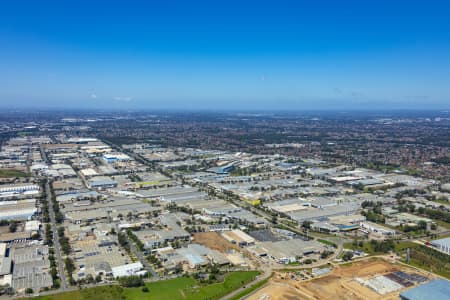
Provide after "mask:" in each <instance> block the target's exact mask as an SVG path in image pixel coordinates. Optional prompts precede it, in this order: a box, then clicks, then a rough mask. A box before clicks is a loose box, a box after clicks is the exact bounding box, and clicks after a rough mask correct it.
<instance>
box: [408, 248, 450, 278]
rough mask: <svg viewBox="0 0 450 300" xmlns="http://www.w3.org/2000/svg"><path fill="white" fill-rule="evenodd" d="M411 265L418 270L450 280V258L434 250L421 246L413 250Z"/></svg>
mask: <svg viewBox="0 0 450 300" xmlns="http://www.w3.org/2000/svg"><path fill="white" fill-rule="evenodd" d="M410 264H411V265H412V266H415V267H417V268H421V269H424V270H426V271H429V272H433V273H436V274H438V275H441V276H443V277H446V278H450V258H449V256H448V255H447V254H445V253H442V252H439V251H437V250H434V249H432V248H428V247H425V246H420V245H419V246H417V247H416V248H414V249H412V250H411V261H410Z"/></svg>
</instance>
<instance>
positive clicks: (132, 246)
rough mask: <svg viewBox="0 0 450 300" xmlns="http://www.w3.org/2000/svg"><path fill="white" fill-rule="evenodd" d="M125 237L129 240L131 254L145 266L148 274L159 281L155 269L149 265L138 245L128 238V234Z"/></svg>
mask: <svg viewBox="0 0 450 300" xmlns="http://www.w3.org/2000/svg"><path fill="white" fill-rule="evenodd" d="M125 237H126V238H127V241H128V244H129V245H130V250H131V252H133V254H134V255H135V256H136V257H137V258H138V259H139V261H140V262H141V263H142V264H143V265H144V268H145V270H147V272H149V273H151V274H152V276H153V278H155V279H158V278H159V274H158V273H157V272H156V271H155V270H154V269H153V267H152V266H151V265H150V264H149V262H148V261H147V259H146V258H145V257H144V254H143V253H142V251H140V250H139V249H138V248H137V247H136V245H135V244H134V242H133V241H132V240H130V238H129V237H128V235H127V234H125Z"/></svg>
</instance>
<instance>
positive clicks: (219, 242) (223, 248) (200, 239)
mask: <svg viewBox="0 0 450 300" xmlns="http://www.w3.org/2000/svg"><path fill="white" fill-rule="evenodd" d="M194 242H195V243H198V244H201V245H204V246H206V247H208V248H210V249H214V250H217V251H220V252H222V253H225V252H229V251H230V250H237V251H241V250H242V249H240V248H239V246H237V245H234V244H232V243H230V242H228V241H227V240H226V239H224V238H223V237H222V236H221V235H220V234H218V233H217V232H200V233H194Z"/></svg>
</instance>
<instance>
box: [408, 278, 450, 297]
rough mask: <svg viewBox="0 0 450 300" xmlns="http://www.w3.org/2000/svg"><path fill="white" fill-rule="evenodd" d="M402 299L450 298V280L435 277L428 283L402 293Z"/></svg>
mask: <svg viewBox="0 0 450 300" xmlns="http://www.w3.org/2000/svg"><path fill="white" fill-rule="evenodd" d="M400 299H402V300H428V299H430V300H431V299H439V300H446V299H447V300H448V299H450V281H448V280H445V279H434V280H432V281H430V282H428V283H425V284H422V285H420V286H418V287H415V288H412V289H410V290H407V291H405V292H403V293H400Z"/></svg>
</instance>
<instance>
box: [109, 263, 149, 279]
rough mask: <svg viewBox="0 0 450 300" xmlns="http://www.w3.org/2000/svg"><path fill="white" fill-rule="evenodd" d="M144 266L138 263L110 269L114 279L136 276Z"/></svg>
mask: <svg viewBox="0 0 450 300" xmlns="http://www.w3.org/2000/svg"><path fill="white" fill-rule="evenodd" d="M143 267H144V266H143V265H142V264H141V263H140V262H136V263H132V264H127V265H121V266H117V267H114V268H111V270H112V273H113V276H114V277H125V276H132V275H136V274H137V273H138V272H139V271H140V270H141V269H142V268H143Z"/></svg>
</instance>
